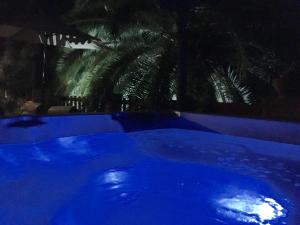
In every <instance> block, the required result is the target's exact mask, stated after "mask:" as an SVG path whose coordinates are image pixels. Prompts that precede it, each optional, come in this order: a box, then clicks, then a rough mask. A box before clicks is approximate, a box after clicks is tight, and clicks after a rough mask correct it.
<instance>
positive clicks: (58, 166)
mask: <svg viewBox="0 0 300 225" xmlns="http://www.w3.org/2000/svg"><path fill="white" fill-rule="evenodd" d="M282 151H287V152H294V153H295V154H294V156H295V157H291V154H288V155H287V157H282ZM299 156H300V146H297V145H287V144H280V143H275V142H266V141H258V140H254V139H246V138H237V137H232V136H225V135H219V134H214V133H207V132H202V131H190V130H179V129H163V130H149V131H137V132H132V133H121V132H119V133H101V134H98V135H92V136H80V137H65V138H58V139H52V140H51V141H46V142H40V143H36V144H18V145H0V181H1V182H0V224H1V225H10V224H17V225H41V224H53V225H99V224H101V225H224V224H232V225H268V224H269V225H281V224H288V225H298V224H299V222H298V221H300V220H299V218H300V214H299V211H300V198H299V196H300V195H299V191H300V164H299V158H300V157H299Z"/></svg>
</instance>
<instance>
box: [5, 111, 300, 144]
mask: <svg viewBox="0 0 300 225" xmlns="http://www.w3.org/2000/svg"><path fill="white" fill-rule="evenodd" d="M162 128H179V129H191V130H203V131H208V132H214V133H220V134H226V135H234V136H241V137H250V138H256V139H262V140H270V141H278V142H284V143H290V144H300V124H299V123H289V122H279V121H267V120H257V119H247V118H236V117H225V116H213V115H204V114H194V113H177V114H172V115H171V114H159V113H147V114H145V113H144V114H138V113H134V114H132V113H121V114H113V115H110V114H92V115H64V116H39V117H34V116H19V117H11V118H2V119H0V144H18V143H31V142H39V141H43V140H48V139H52V138H57V137H66V136H77V135H90V134H96V133H99V132H131V131H136V130H147V129H162Z"/></svg>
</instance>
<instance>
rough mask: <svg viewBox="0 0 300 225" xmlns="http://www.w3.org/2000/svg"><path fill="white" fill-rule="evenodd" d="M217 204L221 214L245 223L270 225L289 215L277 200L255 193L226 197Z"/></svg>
mask: <svg viewBox="0 0 300 225" xmlns="http://www.w3.org/2000/svg"><path fill="white" fill-rule="evenodd" d="M216 204H217V211H218V213H219V214H221V215H222V216H224V217H227V218H232V219H235V220H237V221H240V222H244V223H254V224H259V225H270V223H271V222H273V221H275V220H277V219H279V218H283V217H286V215H287V210H286V209H284V208H283V207H282V206H281V205H280V204H279V203H278V202H277V201H276V200H274V199H272V198H268V197H265V196H261V195H257V194H254V193H247V192H245V193H242V194H237V195H235V196H230V195H229V196H226V195H225V197H224V196H222V197H220V198H218V199H217V200H216Z"/></svg>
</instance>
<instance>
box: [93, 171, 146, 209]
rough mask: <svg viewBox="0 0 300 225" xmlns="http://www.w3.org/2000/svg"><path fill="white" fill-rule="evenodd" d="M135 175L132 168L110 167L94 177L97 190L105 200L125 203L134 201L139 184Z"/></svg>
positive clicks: (137, 195) (139, 188) (138, 193)
mask: <svg viewBox="0 0 300 225" xmlns="http://www.w3.org/2000/svg"><path fill="white" fill-rule="evenodd" d="M135 176H136V175H135V174H134V171H133V169H110V170H108V171H106V172H104V173H102V174H101V175H99V176H98V177H97V178H96V186H97V191H98V192H99V193H100V194H103V196H104V197H105V200H107V201H115V202H118V203H126V204H127V203H130V202H133V201H136V200H137V199H138V197H139V196H140V193H141V185H140V184H139V183H138V182H137V181H138V180H139V179H136V178H135Z"/></svg>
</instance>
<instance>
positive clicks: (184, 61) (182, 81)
mask: <svg viewBox="0 0 300 225" xmlns="http://www.w3.org/2000/svg"><path fill="white" fill-rule="evenodd" d="M177 16H178V17H177V18H178V21H177V27H178V43H179V53H178V54H179V55H178V66H179V70H178V79H177V87H178V102H179V109H180V110H185V109H186V107H187V65H188V40H187V39H188V34H187V23H188V8H187V7H186V5H185V4H184V3H183V4H178V6H177Z"/></svg>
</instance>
